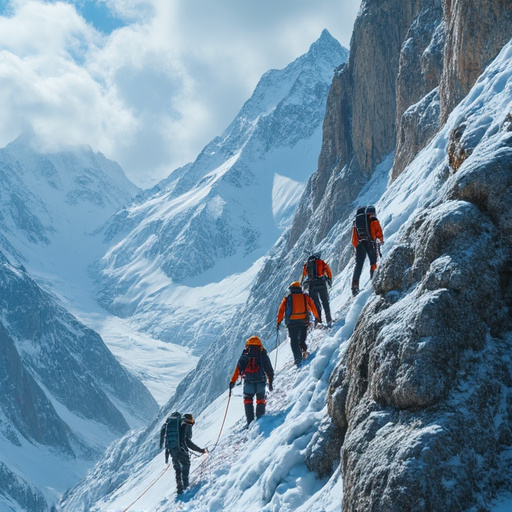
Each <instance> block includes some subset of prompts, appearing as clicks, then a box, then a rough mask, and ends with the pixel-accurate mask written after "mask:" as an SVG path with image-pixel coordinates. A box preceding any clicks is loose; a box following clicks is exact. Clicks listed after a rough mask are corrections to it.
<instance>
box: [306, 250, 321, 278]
mask: <svg viewBox="0 0 512 512" xmlns="http://www.w3.org/2000/svg"><path fill="white" fill-rule="evenodd" d="M316 261H317V257H316V256H310V257H309V258H308V262H307V264H306V265H307V267H306V269H307V274H308V279H310V280H311V279H316V278H317V277H318V269H317V264H316Z"/></svg>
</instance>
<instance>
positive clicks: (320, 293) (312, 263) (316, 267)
mask: <svg viewBox="0 0 512 512" xmlns="http://www.w3.org/2000/svg"><path fill="white" fill-rule="evenodd" d="M304 278H305V279H304ZM302 285H303V286H304V288H307V290H308V293H309V296H310V297H311V298H312V299H313V301H314V303H315V306H316V310H317V311H318V316H319V317H320V318H322V306H323V307H324V313H325V322H326V325H327V327H331V325H332V317H331V308H330V305H329V291H328V289H327V287H329V288H330V287H331V286H332V272H331V268H330V267H329V265H328V264H327V263H326V262H325V261H324V260H322V259H320V253H319V252H316V253H314V254H312V255H311V256H310V257H309V258H308V261H307V262H306V263H304V267H303V268H302Z"/></svg>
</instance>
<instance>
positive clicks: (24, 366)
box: [0, 253, 157, 511]
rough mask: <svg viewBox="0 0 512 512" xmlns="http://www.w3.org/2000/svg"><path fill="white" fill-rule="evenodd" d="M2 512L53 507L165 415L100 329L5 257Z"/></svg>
mask: <svg viewBox="0 0 512 512" xmlns="http://www.w3.org/2000/svg"><path fill="white" fill-rule="evenodd" d="M0 345H1V346H2V348H1V353H2V357H1V358H0V374H1V376H2V377H1V379H0V396H1V398H0V447H1V449H0V510H2V511H3V510H47V509H48V507H49V504H51V503H52V502H54V501H55V500H56V499H57V497H58V493H59V492H62V491H64V490H65V489H66V488H67V487H68V486H69V485H71V484H73V482H76V481H77V480H78V479H79V478H80V477H83V475H84V473H85V471H86V469H87V467H88V466H90V464H91V463H92V462H93V461H94V460H96V459H97V458H98V456H99V455H100V454H101V453H102V451H103V450H104V449H105V447H106V446H107V445H108V444H109V443H110V442H111V441H112V440H113V439H115V438H117V437H119V436H120V435H122V434H123V433H124V432H126V431H127V430H128V429H129V428H134V427H137V426H140V425H142V424H144V423H145V422H146V421H147V419H148V418H149V417H151V415H152V414H154V413H155V412H156V410H157V405H156V402H155V401H154V399H153V398H152V396H151V395H150V393H149V392H148V391H147V389H146V388H145V387H144V386H143V385H142V384H141V383H140V382H139V381H138V380H137V379H136V378H134V377H133V376H132V375H131V374H130V373H128V372H127V371H126V370H125V369H124V368H123V367H122V366H121V365H120V364H119V363H118V362H117V361H116V359H115V358H114V356H113V355H112V354H111V352H110V351H109V350H108V349H107V347H106V346H105V345H104V343H103V341H102V339H101V338H100V337H99V336H98V334H96V333H95V332H94V331H91V330H90V329H88V328H87V327H86V326H84V325H83V324H81V323H80V322H79V321H78V320H77V319H76V318H74V317H73V316H72V315H71V314H69V313H68V312H67V311H66V310H65V309H64V308H63V307H62V306H61V305H59V304H58V303H57V302H56V301H55V299H54V298H53V297H52V296H51V295H49V294H48V293H46V292H45V291H43V290H42V289H41V288H40V287H39V286H38V285H37V283H36V282H35V281H34V280H33V279H32V278H31V277H30V276H29V275H28V274H27V273H26V271H25V270H24V269H23V268H22V267H15V266H13V265H11V264H10V263H9V262H8V260H7V259H6V258H5V257H4V255H3V254H2V253H0Z"/></svg>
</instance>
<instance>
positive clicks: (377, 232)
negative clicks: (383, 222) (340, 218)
mask: <svg viewBox="0 0 512 512" xmlns="http://www.w3.org/2000/svg"><path fill="white" fill-rule="evenodd" d="M370 236H371V237H372V240H373V241H375V240H377V238H378V239H379V240H380V242H381V243H384V235H383V234H382V228H381V227H380V222H379V221H378V220H377V219H376V218H375V217H370ZM357 244H359V236H358V235H357V230H356V228H355V226H354V227H353V228H352V245H353V246H354V247H357Z"/></svg>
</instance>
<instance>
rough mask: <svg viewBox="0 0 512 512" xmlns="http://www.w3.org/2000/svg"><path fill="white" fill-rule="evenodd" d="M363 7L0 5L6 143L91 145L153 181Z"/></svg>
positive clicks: (348, 1) (304, 1)
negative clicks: (264, 82)
mask: <svg viewBox="0 0 512 512" xmlns="http://www.w3.org/2000/svg"><path fill="white" fill-rule="evenodd" d="M359 4H360V0H315V2H312V1H311V0H278V1H276V0H259V1H258V2H249V1H242V0H65V1H64V0H62V1H57V0H0V49H2V50H3V51H1V52H0V109H1V111H2V114H3V123H2V124H0V147H3V146H5V145H6V144H8V143H9V142H11V141H12V140H14V139H15V138H16V137H17V136H19V135H20V134H21V133H24V132H26V131H31V132H32V133H34V134H35V139H34V140H35V141H36V143H37V145H38V147H40V148H41V149H45V150H49V151H52V150H59V149H61V148H63V147H66V146H67V145H76V144H88V145H90V146H91V147H92V148H93V149H94V150H96V151H101V152H102V153H104V154H105V155H106V156H107V157H108V158H111V159H113V160H116V161H117V162H118V163H120V164H121V166H122V167H123V169H124V170H125V171H126V173H127V175H128V176H129V177H130V178H131V179H132V180H133V181H134V182H135V183H137V184H138V185H140V186H144V187H145V186H150V185H152V184H154V182H155V181H157V180H159V179H161V178H164V177H166V176H167V175H168V174H169V173H170V172H171V171H172V170H174V169H175V168H177V167H179V166H181V165H184V164H186V163H187V162H190V161H192V160H194V159H195V157H196V156H197V155H198V154H199V152H200V151H201V149H202V148H203V147H204V146H205V145H206V144H207V143H208V142H209V141H210V140H211V139H213V138H214V137H215V136H217V135H220V134H221V133H222V132H223V130H224V129H225V128H226V127H227V125H228V124H229V123H230V122H231V120H232V119H233V118H234V116H235V115H236V113H237V112H238V110H239V109H240V108H241V107H242V105H243V103H244V102H245V101H246V100H247V99H248V98H249V97H250V95H251V93H252V91H253V90H254V87H255V86H256V84H257V82H258V80H259V78H260V77H261V75H262V74H263V73H265V72H266V71H268V70H269V69H272V68H278V69H280V68H283V67H285V66H286V65H287V64H289V63H290V62H291V61H293V60H294V59H295V58H297V57H298V56H300V55H302V54H303V53H305V52H306V51H307V50H308V48H309V46H310V45H311V44H312V43H313V42H314V41H315V40H316V39H318V37H319V36H320V34H321V32H322V30H323V29H324V28H327V30H329V32H330V33H331V34H332V35H333V36H334V37H336V38H337V39H338V40H339V41H340V42H341V43H342V44H343V45H344V46H345V47H348V45H349V43H350V36H351V33H352V26H353V23H354V19H355V16H356V14H357V11H358V9H359Z"/></svg>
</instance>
